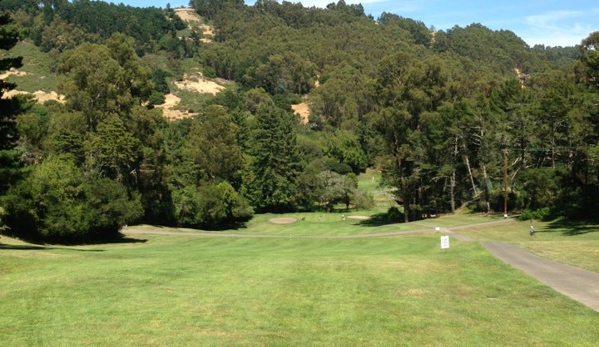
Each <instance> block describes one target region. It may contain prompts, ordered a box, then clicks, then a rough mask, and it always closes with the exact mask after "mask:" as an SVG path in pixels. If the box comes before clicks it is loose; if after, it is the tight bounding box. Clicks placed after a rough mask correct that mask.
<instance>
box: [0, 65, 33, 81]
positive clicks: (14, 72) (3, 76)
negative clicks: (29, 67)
mask: <svg viewBox="0 0 599 347" xmlns="http://www.w3.org/2000/svg"><path fill="white" fill-rule="evenodd" d="M12 75H15V76H25V75H27V72H25V71H21V70H17V69H15V68H11V69H10V70H8V71H6V72H5V73H3V74H0V80H5V79H7V78H8V76H12Z"/></svg>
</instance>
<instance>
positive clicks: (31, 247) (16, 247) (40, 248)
mask: <svg viewBox="0 0 599 347" xmlns="http://www.w3.org/2000/svg"><path fill="white" fill-rule="evenodd" d="M0 249H7V250H23V251H34V250H38V251H48V250H57V249H60V250H68V251H76V252H104V250H103V249H77V248H71V247H66V246H65V247H55V246H36V245H8V244H3V243H0Z"/></svg>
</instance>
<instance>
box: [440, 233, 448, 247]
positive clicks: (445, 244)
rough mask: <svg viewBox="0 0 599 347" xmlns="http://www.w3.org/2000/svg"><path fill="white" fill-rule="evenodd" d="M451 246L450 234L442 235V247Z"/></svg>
mask: <svg viewBox="0 0 599 347" xmlns="http://www.w3.org/2000/svg"><path fill="white" fill-rule="evenodd" d="M448 248H449V236H441V249H448Z"/></svg>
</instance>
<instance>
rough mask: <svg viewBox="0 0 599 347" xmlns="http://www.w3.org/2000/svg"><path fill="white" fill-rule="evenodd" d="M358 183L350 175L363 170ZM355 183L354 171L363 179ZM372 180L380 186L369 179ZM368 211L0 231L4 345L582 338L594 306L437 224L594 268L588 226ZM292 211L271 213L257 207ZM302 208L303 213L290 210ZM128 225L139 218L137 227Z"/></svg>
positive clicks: (589, 332)
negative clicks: (41, 237)
mask: <svg viewBox="0 0 599 347" xmlns="http://www.w3.org/2000/svg"><path fill="white" fill-rule="evenodd" d="M362 181H365V180H362V179H361V182H362ZM366 181H367V180H366ZM371 189H378V188H376V187H375V186H372V187H371ZM358 213H360V214H367V213H369V211H349V212H338V213H337V212H336V213H311V214H310V213H303V214H302V213H298V214H289V215H257V216H256V217H255V218H254V219H253V220H252V221H251V222H250V223H249V225H248V227H247V228H245V229H240V230H235V231H227V233H237V234H242V235H244V234H247V235H252V234H260V235H271V236H284V237H275V238H250V237H235V238H212V237H198V236H197V235H193V234H197V233H203V232H199V231H196V230H190V229H169V228H159V230H162V231H169V230H176V231H184V232H186V233H189V235H184V236H173V235H137V236H132V237H133V239H129V240H128V241H130V242H125V243H118V244H106V245H89V246H78V247H65V246H38V245H29V244H26V243H23V242H20V241H18V240H14V239H10V238H2V239H0V312H2V314H1V315H0V336H2V344H3V345H6V346H88V345H89V346H394V345H397V346H594V345H596V340H597V336H599V315H598V314H597V312H595V311H593V310H591V309H589V308H587V307H586V306H584V305H582V304H579V303H577V302H575V301H573V300H571V299H569V298H567V297H565V296H563V295H561V294H559V293H557V292H555V291H554V290H552V289H550V288H548V287H546V286H544V285H543V284H541V283H540V282H538V281H536V280H534V279H533V278H531V277H529V276H527V275H525V274H524V273H522V272H521V271H519V270H516V269H514V268H513V267H511V266H509V265H507V264H505V263H503V262H502V261H500V260H498V259H496V258H495V257H493V256H491V255H490V254H489V253H488V252H487V251H486V250H485V249H484V248H483V247H482V246H481V245H480V243H479V242H462V241H459V240H457V239H452V241H451V248H450V249H449V250H446V251H443V250H441V249H440V245H439V234H438V233H430V234H421V235H414V236H403V237H382V238H361V239H342V238H310V237H314V236H343V235H357V234H367V233H381V232H392V231H401V230H414V229H424V230H431V231H433V230H434V228H435V227H437V226H439V227H442V228H445V227H455V226H460V225H465V224H468V225H470V226H469V227H467V228H460V229H459V231H458V232H459V233H461V234H464V235H468V236H470V237H471V238H473V239H475V240H477V241H478V240H502V241H507V242H511V243H514V244H517V245H519V246H521V247H525V248H527V249H530V250H532V251H534V252H537V253H540V254H542V255H544V256H548V257H551V258H554V259H558V260H560V259H561V260H562V261H566V262H570V263H573V264H578V265H579V266H583V267H587V268H591V269H595V271H599V269H597V265H595V264H599V258H598V257H597V251H596V249H597V247H596V246H597V242H598V241H599V233H597V232H596V231H598V230H599V228H598V227H597V226H594V225H572V224H565V223H539V222H535V226H536V229H537V230H538V231H539V232H538V233H537V236H535V237H534V238H531V237H529V236H528V222H512V223H507V224H505V223H502V224H485V225H481V224H480V223H483V222H489V221H497V220H501V218H498V217H485V216H482V215H477V214H457V215H454V216H441V217H440V218H437V219H429V220H424V221H419V222H416V223H413V224H412V223H410V224H407V225H406V224H389V225H383V226H377V227H373V226H368V225H364V224H363V223H360V221H357V220H351V219H346V220H345V221H344V220H342V219H341V214H345V215H346V216H349V215H354V214H358ZM286 216H287V217H293V218H296V219H297V222H295V223H293V224H287V225H278V224H273V223H271V222H269V220H270V219H271V218H280V217H286ZM302 217H305V220H304V221H302V220H301V218H302ZM135 228H139V229H143V228H153V229H158V228H155V227H149V226H136V227H135Z"/></svg>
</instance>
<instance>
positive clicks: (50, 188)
mask: <svg viewBox="0 0 599 347" xmlns="http://www.w3.org/2000/svg"><path fill="white" fill-rule="evenodd" d="M20 4H21V5H20V6H19V5H17V3H16V2H11V1H7V2H3V3H2V6H3V7H2V8H0V10H10V11H11V13H12V15H13V18H15V20H16V22H17V23H18V24H20V25H21V26H23V27H25V28H27V29H29V30H28V35H29V38H30V39H31V40H33V42H34V43H36V44H37V45H38V46H39V47H40V48H41V49H42V50H43V51H47V52H50V55H51V56H52V57H53V59H55V64H54V68H55V72H56V73H57V74H58V76H59V79H60V83H59V92H60V93H62V94H64V95H66V100H67V102H66V104H60V103H55V102H54V103H53V102H50V103H46V104H44V105H39V104H35V103H34V102H33V101H32V100H30V99H28V98H27V97H17V98H12V99H1V102H2V103H3V107H2V109H1V111H0V112H2V117H3V118H2V119H3V122H2V123H0V126H1V127H2V128H0V129H1V135H2V137H0V141H1V142H0V145H1V146H2V147H0V160H2V163H3V165H2V170H1V171H0V174H1V175H2V183H1V184H2V185H1V186H0V194H1V195H2V196H3V197H2V199H1V200H0V206H1V207H2V210H0V218H1V220H0V224H1V227H2V228H3V229H5V230H4V232H6V233H11V234H13V235H16V236H19V237H23V238H27V239H31V240H37V241H46V242H94V241H98V240H108V239H111V238H114V237H118V235H119V234H118V230H119V229H120V228H121V227H122V226H123V225H125V224H127V223H135V222H146V223H152V224H161V225H175V226H185V227H195V228H206V229H213V230H219V229H225V228H236V227H242V226H243V225H244V223H246V222H247V221H248V220H250V219H251V217H252V216H253V214H254V213H256V212H260V213H262V212H288V211H297V210H314V209H325V210H331V209H333V208H335V206H336V205H337V204H343V205H344V206H345V207H346V208H348V207H349V206H350V205H355V206H360V207H364V208H367V207H369V206H372V197H369V196H368V195H367V194H364V193H362V192H360V191H358V190H357V180H356V175H358V174H359V173H361V172H363V171H364V170H365V169H366V168H367V167H376V168H379V169H381V170H382V173H383V183H384V184H385V185H386V186H388V187H390V188H392V189H393V192H392V194H393V196H394V197H395V199H396V200H397V201H398V203H400V204H401V210H402V212H403V218H404V220H405V221H411V220H415V219H420V218H422V217H423V215H425V214H427V213H429V212H436V213H438V212H452V211H455V210H457V209H458V208H460V207H462V206H467V207H469V208H471V209H473V210H478V211H491V210H495V211H501V210H502V207H503V194H504V192H503V185H502V183H503V179H504V162H505V159H506V158H507V160H508V174H509V187H508V193H509V209H510V210H525V211H527V212H526V213H528V215H534V216H535V217H544V218H550V217H556V216H567V217H570V218H580V217H584V216H585V215H586V211H588V210H589V209H592V208H595V207H597V206H596V205H597V202H598V201H599V199H598V196H597V194H599V176H598V175H599V172H598V170H597V160H598V159H599V158H598V155H599V151H598V149H597V136H598V135H597V134H599V132H598V131H599V129H598V128H597V125H598V124H597V120H596V118H597V112H598V111H599V110H598V109H597V105H598V102H597V97H598V96H599V94H598V93H599V91H598V90H597V80H598V79H597V78H598V77H599V76H597V75H598V74H599V73H598V71H599V63H598V62H599V58H598V57H597V50H596V48H597V45H598V42H599V39H598V37H597V35H598V34H597V33H593V34H591V35H590V36H589V37H588V38H587V39H586V40H584V41H583V42H581V45H580V46H579V47H576V48H552V47H541V46H535V47H532V48H530V47H528V46H527V45H526V44H525V43H524V42H523V41H522V40H521V39H520V38H518V37H517V36H516V35H515V34H514V33H512V32H509V31H492V30H489V29H488V28H485V27H484V26H483V25H481V24H472V25H470V26H468V27H466V28H460V27H454V28H452V29H450V30H447V31H437V32H431V30H429V29H428V28H427V27H426V25H425V24H424V23H422V22H419V21H416V20H413V19H409V18H404V17H401V16H398V15H395V14H389V13H383V14H382V15H381V17H380V18H378V19H377V20H375V19H374V18H372V17H371V16H367V15H366V14H365V13H364V10H363V8H362V6H361V5H346V4H345V3H344V2H343V1H340V2H338V3H332V4H330V5H328V6H327V8H325V9H319V8H314V7H313V8H304V7H303V6H301V5H300V4H293V3H289V2H283V3H282V4H279V3H278V2H275V1H257V2H256V4H255V5H254V6H246V5H244V4H243V2H239V1H193V2H192V5H193V6H194V7H195V8H196V10H197V11H198V13H199V14H201V15H203V16H204V17H205V18H207V19H209V20H211V23H212V24H213V25H214V26H215V28H214V30H215V37H214V41H213V42H212V43H209V44H208V43H204V42H202V41H201V40H199V36H198V37H196V38H195V39H194V38H192V37H179V36H178V35H177V30H180V29H183V28H184V25H182V23H180V22H179V21H178V20H177V18H178V17H176V16H174V14H173V12H172V10H171V9H165V10H162V9H156V8H149V9H138V8H131V7H128V6H124V5H114V4H106V3H102V2H94V1H74V2H66V1H43V2H28V1H24V2H21V3H20ZM91 12H93V13H94V16H91V15H89V13H91ZM117 15H118V16H119V18H123V20H122V21H114V20H111V23H107V22H106V20H107V18H112V17H111V16H117ZM1 18H2V19H3V22H1V23H0V24H2V31H0V35H3V36H2V37H1V38H3V39H4V37H6V38H7V39H6V41H2V40H0V41H2V42H8V43H7V44H5V45H4V46H2V47H0V48H1V49H4V50H7V49H10V48H11V47H12V46H13V45H14V44H15V43H16V42H17V40H18V39H19V37H20V36H23V34H24V33H22V32H20V31H19V30H18V29H17V27H16V26H13V24H9V17H8V16H3V17H1ZM116 22H122V23H116ZM99 28H102V30H99ZM184 57H188V58H189V59H193V60H194V61H195V63H196V64H198V65H199V66H201V67H202V70H203V71H204V72H206V74H210V75H213V76H218V77H221V78H225V79H228V80H232V81H234V82H236V83H235V86H233V87H229V88H228V89H227V90H225V91H223V92H221V93H219V94H218V95H217V96H215V97H214V98H211V99H209V100H207V101H204V102H203V104H202V106H201V107H200V109H198V110H195V111H196V112H197V115H196V116H195V117H193V118H190V119H184V120H180V121H174V122H167V121H166V120H165V119H164V118H163V117H162V115H161V111H160V110H159V109H155V108H153V106H152V105H153V103H156V102H158V101H156V100H160V97H159V96H160V95H162V94H164V93H167V92H168V91H169V86H168V82H167V81H169V80H170V79H172V78H176V76H177V75H178V74H180V73H181V72H180V65H181V63H180V59H182V58H184ZM5 61H6V63H5ZM161 62H163V63H161ZM19 64H20V60H19V59H12V58H11V59H10V60H6V59H3V60H2V65H1V66H0V70H7V69H8V68H10V67H18V66H19ZM0 82H1V83H2V91H3V92H6V91H8V90H9V89H10V88H11V87H13V85H10V84H7V83H6V82H4V81H0ZM157 93H158V96H157ZM302 97H304V98H307V99H305V100H307V102H309V104H310V108H311V114H310V119H309V122H308V123H307V124H303V123H301V122H300V121H299V119H298V118H297V117H296V116H295V115H294V114H293V112H292V110H291V104H292V103H297V102H299V101H300V100H302ZM153 100H154V101H153Z"/></svg>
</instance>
